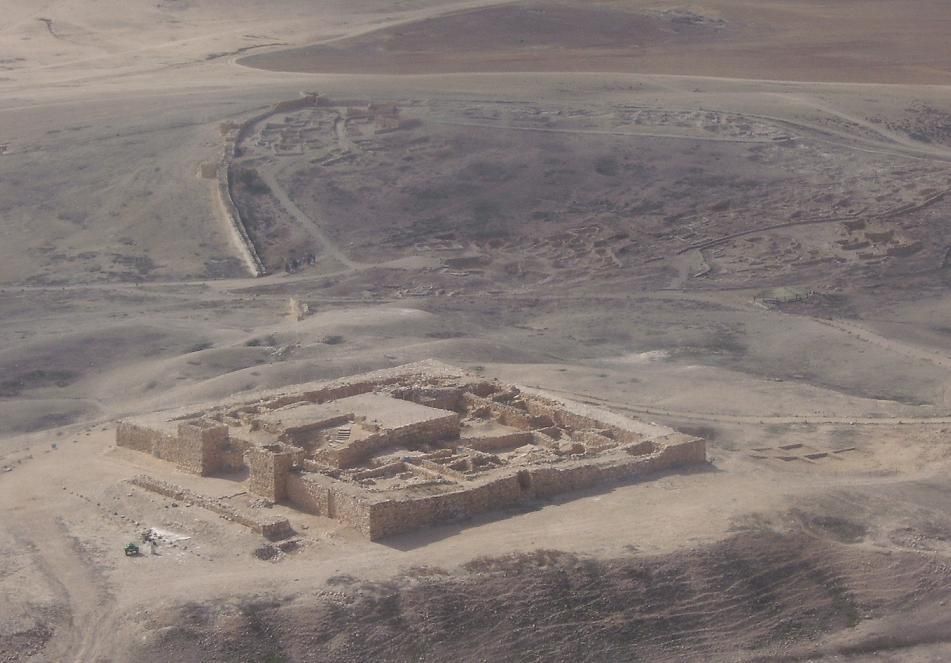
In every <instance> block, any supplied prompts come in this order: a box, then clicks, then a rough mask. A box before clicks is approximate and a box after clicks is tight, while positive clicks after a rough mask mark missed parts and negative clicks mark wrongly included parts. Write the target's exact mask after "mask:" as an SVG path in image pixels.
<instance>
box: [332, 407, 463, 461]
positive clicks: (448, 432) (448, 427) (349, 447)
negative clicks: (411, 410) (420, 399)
mask: <svg viewBox="0 0 951 663" xmlns="http://www.w3.org/2000/svg"><path fill="white" fill-rule="evenodd" d="M458 436H459V415H458V414H456V413H455V412H453V413H451V414H446V415H445V416H443V417H439V418H437V419H430V420H428V421H421V422H418V423H415V424H410V425H409V426H403V427H401V428H398V429H396V430H392V431H383V432H381V433H376V434H373V435H370V436H368V437H365V438H363V439H355V440H351V441H350V442H349V443H348V444H346V445H344V446H340V447H335V448H325V449H321V450H319V451H318V452H317V458H318V460H320V461H322V462H324V463H327V464H328V465H330V466H331V467H339V468H348V467H354V466H356V465H359V464H360V463H362V462H364V461H365V460H366V459H367V458H368V457H369V456H370V455H371V454H374V453H376V452H377V451H380V450H382V449H386V448H387V447H394V446H401V445H405V446H413V445H414V443H415V444H420V443H424V442H433V441H437V440H449V439H454V438H456V437H458Z"/></svg>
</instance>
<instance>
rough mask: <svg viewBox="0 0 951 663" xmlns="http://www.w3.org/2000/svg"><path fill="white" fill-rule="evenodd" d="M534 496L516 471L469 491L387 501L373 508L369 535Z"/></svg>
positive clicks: (451, 518) (426, 524)
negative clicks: (520, 480) (521, 482)
mask: <svg viewBox="0 0 951 663" xmlns="http://www.w3.org/2000/svg"><path fill="white" fill-rule="evenodd" d="M529 496H530V495H529V494H528V493H527V492H526V490H525V489H524V488H523V487H522V485H521V484H520V482H519V479H518V476H517V475H515V474H513V475H510V476H506V477H501V478H499V479H496V480H494V481H490V482H488V483H484V484H480V485H475V486H473V487H471V488H468V489H466V490H456V491H453V492H449V493H443V494H441V495H430V496H427V497H420V498H416V499H403V500H387V501H382V502H377V503H374V504H372V505H370V507H369V523H370V526H369V535H368V536H369V537H370V539H371V540H376V539H380V538H383V537H386V536H392V535H394V534H400V533H403V532H409V531H411V530H414V529H419V528H421V527H429V526H431V525H436V524H439V523H445V522H452V521H454V520H459V519H461V518H466V517H469V516H473V515H476V514H479V513H485V512H487V511H494V510H496V509H500V508H504V507H507V506H511V505H512V504H516V503H517V502H519V501H521V500H523V499H526V497H529Z"/></svg>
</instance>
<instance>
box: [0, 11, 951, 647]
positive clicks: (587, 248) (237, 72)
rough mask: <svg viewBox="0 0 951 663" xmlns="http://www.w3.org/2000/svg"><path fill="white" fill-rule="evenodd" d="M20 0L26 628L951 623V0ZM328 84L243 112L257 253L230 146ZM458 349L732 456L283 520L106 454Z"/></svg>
mask: <svg viewBox="0 0 951 663" xmlns="http://www.w3.org/2000/svg"><path fill="white" fill-rule="evenodd" d="M0 10H2V12H3V14H2V15H3V17H4V18H3V22H2V23H0V555H2V557H0V559H2V564H0V661H21V660H29V661H67V660H69V661H73V660H74V661H83V662H85V661H124V660H137V661H169V660H174V661H367V660H374V661H410V660H412V661H445V660H459V661H493V660H518V661H626V660H649V661H683V660H696V661H765V660H804V661H805V660H820V661H913V662H916V661H917V662H924V661H943V660H947V659H948V658H949V657H951V636H949V633H951V612H949V608H948V607H947V602H948V601H949V600H951V515H949V514H951V489H949V486H948V481H947V477H948V472H949V469H951V444H949V438H951V391H949V389H951V379H949V377H951V375H949V369H951V298H949V296H948V285H949V283H951V259H949V255H951V254H949V252H951V235H949V233H951V230H949V223H948V222H949V221H951V87H949V85H951V47H949V44H948V41H947V34H949V31H951V12H949V10H948V8H947V7H946V3H944V2H941V1H939V0H913V1H910V2H902V3H898V2H887V1H885V0H871V1H863V2H859V1H858V0H838V1H832V0H828V1H821V0H809V1H795V2H794V1H792V0H764V1H759V2H753V1H741V0H706V1H705V2H701V3H694V2H687V1H682V2H668V1H666V0H656V1H653V2H640V1H639V0H631V1H629V2H619V1H618V2H599V3H591V2H575V3H570V2H541V1H536V2H484V1H478V0H476V1H470V2H435V1H433V0H407V1H403V2H382V1H380V0H348V1H347V2H343V1H322V2H310V1H304V0H275V1H272V2H268V3H260V2H250V1H245V0H238V1H233V0H232V1H228V2H226V1H225V0H161V1H159V2H156V1H155V0H152V1H151V2H145V1H144V0H122V1H121V2H120V1H119V0H98V1H96V2H93V1H92V0H58V1H52V2H38V3H23V2H14V1H13V0H0ZM314 90H316V91H317V92H319V94H320V95H321V100H322V103H321V105H319V106H315V107H312V108H306V109H297V110H293V111H289V112H281V113H274V114H272V115H270V116H269V117H267V118H266V119H264V120H262V121H260V122H257V123H254V124H253V126H251V127H250V129H249V131H247V132H246V133H245V134H244V135H243V136H242V137H241V140H240V141H239V143H238V145H237V152H236V154H237V156H236V158H235V160H234V163H232V164H231V173H232V176H233V180H234V186H233V192H234V196H235V199H236V203H237V205H238V208H239V209H240V210H241V212H242V215H243V217H244V218H245V219H246V220H247V221H248V230H249V234H250V236H251V240H252V242H253V243H254V246H255V249H256V250H257V252H258V253H259V254H260V255H261V258H262V260H263V262H264V263H265V265H266V267H267V268H268V271H269V272H270V273H269V275H267V276H264V277H261V278H254V277H251V276H250V275H249V274H248V273H247V270H246V267H245V265H244V263H243V262H242V259H241V255H240V254H239V252H238V251H237V250H236V247H235V244H234V241H233V239H232V233H231V229H230V227H229V225H228V224H227V223H226V221H225V219H224V218H223V217H222V215H221V214H220V212H219V210H218V204H217V202H216V196H217V190H216V184H215V180H214V179H211V178H209V177H207V176H206V177H201V176H200V175H201V174H202V172H201V171H202V170H204V169H202V168H201V166H202V165H203V164H205V165H207V164H215V163H216V162H217V161H218V160H219V159H220V158H221V154H222V151H223V149H224V144H225V140H226V138H225V133H227V132H226V130H225V129H226V128H227V127H228V126H232V125H233V124H237V123H243V122H245V121H247V120H248V119H249V118H253V117H255V116H257V115H260V114H262V113H264V112H265V111H266V110H267V109H268V108H269V107H270V106H272V105H273V104H275V103H277V102H279V101H283V100H288V99H294V98H298V97H299V94H300V92H302V91H314ZM371 104H372V105H374V106H372V108H376V109H378V111H373V112H370V111H369V110H368V109H369V108H371V106H370V105H371ZM393 109H395V111H394V110H393ZM391 112H395V113H396V115H397V117H398V118H399V121H398V122H396V123H390V124H387V123H386V121H383V120H379V119H378V118H377V117H376V116H375V115H374V113H378V114H382V115H386V114H388V113H391ZM269 125H270V126H269ZM285 266H286V267H287V269H285ZM291 298H294V299H295V300H296V301H297V302H298V303H303V304H306V305H307V308H308V313H307V315H305V316H297V315H294V316H291V315H289V300H290V299H291ZM296 310H297V311H298V312H300V310H301V307H300V305H299V304H298V306H297V307H296ZM298 317H302V318H303V319H300V320H298V319H297V318H298ZM428 357H434V358H437V359H440V360H443V361H446V362H448V363H452V364H457V365H460V366H463V367H465V368H468V369H470V370H473V371H477V372H480V373H482V374H484V375H485V376H487V377H496V378H500V379H502V380H504V381H506V382H514V383H519V384H523V385H528V386H537V387H541V388H545V389H548V390H550V391H552V392H554V393H556V394H559V395H562V396H565V397H570V398H574V399H576V400H580V401H585V402H590V403H593V404H597V405H599V406H602V407H606V408H608V409H613V410H616V411H617V412H619V413H622V414H627V415H632V416H636V417H641V418H643V419H646V420H649V421H656V422H659V423H664V424H668V425H672V426H674V427H676V428H679V429H681V430H684V431H686V432H689V433H692V434H695V435H701V436H703V437H705V438H706V439H707V441H708V455H709V458H710V464H709V466H708V467H706V468H704V469H703V470H702V471H693V472H689V473H674V474H669V475H665V476H662V477H658V478H656V479H655V480H652V481H646V482H643V483H633V484H620V485H612V486H607V487H603V488H602V489H600V490H592V491H589V492H586V493H583V494H580V495H571V496H567V497H565V498H564V499H559V500H555V501H551V502H544V503H538V504H533V505H531V508H528V509H520V510H517V511H511V512H506V513H496V514H492V515H491V516H486V517H484V518H478V519H475V520H469V521H465V522H459V523H455V524H453V525H447V526H442V527H437V528H433V529H430V530H426V531H423V532H420V533H416V534H412V535H404V536H400V537H394V538H392V539H388V540H384V541H383V542H381V543H367V542H366V541H363V540H361V539H360V538H359V537H358V536H357V535H356V534H355V533H353V532H351V531H349V530H347V529H344V528H341V527H340V526H338V525H336V524H335V523H334V522H333V521H329V520H321V519H320V518H317V517H309V516H304V515H301V514H299V513H296V512H294V511H292V510H290V509H287V508H286V507H284V506H282V505H275V506H272V507H267V506H260V508H271V509H273V510H274V512H275V513H276V514H281V515H287V516H288V517H289V518H290V520H291V522H292V524H293V525H294V527H295V530H296V532H297V535H296V537H295V540H296V542H297V543H296V548H291V547H289V546H285V547H287V550H281V549H279V548H275V547H269V546H268V544H267V542H265V541H263V540H262V539H260V538H259V537H256V536H255V535H252V534H250V533H249V532H248V531H247V530H245V529H243V528H241V527H239V526H238V525H236V524H234V523H231V522H228V521H225V520H222V519H221V518H219V517H217V516H214V515H212V514H210V513H208V512H206V511H202V510H200V509H199V508H198V507H197V506H194V505H190V504H188V503H178V502H174V501H173V500H170V499H165V498H159V497H157V496H155V495H152V494H149V493H146V492H144V491H142V490H140V489H138V488H135V487H133V486H132V485H130V484H129V483H127V480H128V479H129V478H131V477H133V476H134V475H136V474H140V473H149V474H154V475H156V476H162V477H164V478H166V479H168V480H171V481H174V482H176V483H179V484H181V485H183V486H186V487H190V488H192V489H194V490H196V491H198V492H203V493H210V494H214V495H217V496H222V497H224V496H228V495H230V494H232V493H233V492H234V484H233V483H232V482H229V481H227V480H224V479H198V478H194V477H189V476H187V475H184V474H178V473H175V472H173V471H172V470H170V469H169V468H168V467H166V466H165V465H164V464H163V463H160V462H158V461H154V459H150V458H148V457H145V456H143V455H141V454H134V453H131V452H125V451H123V450H117V449H116V448H115V446H114V428H115V421H116V420H117V419H118V418H121V417H123V416H127V415H132V414H142V413H147V412H151V411H153V410H156V409H160V408H165V407H171V406H178V405H184V404H189V403H194V402H199V401H208V400H212V399H217V398H221V397H225V396H228V395H231V394H235V393H240V392H250V391H252V390H255V389H260V388H266V387H276V386H281V385H286V384H292V383H297V382H303V381H308V380H315V379H322V378H332V377H338V376H344V375H348V374H352V373H357V372H362V371H366V370H372V369H377V368H383V367H386V366H395V365H398V364H402V363H406V362H410V361H415V360H420V359H425V358H428ZM149 527H153V528H159V529H160V530H162V531H163V532H165V533H166V534H165V536H166V539H165V542H164V543H162V544H161V545H160V546H159V550H158V552H159V554H157V555H151V554H146V555H144V556H142V557H139V558H126V557H125V556H124V555H123V553H122V548H123V546H124V545H125V544H126V543H127V542H129V541H132V540H136V539H138V537H139V534H140V532H141V531H142V530H143V529H145V528H149Z"/></svg>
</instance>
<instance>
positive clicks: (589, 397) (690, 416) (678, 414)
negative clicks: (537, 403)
mask: <svg viewBox="0 0 951 663" xmlns="http://www.w3.org/2000/svg"><path fill="white" fill-rule="evenodd" d="M527 386H529V387H532V388H533V389H540V390H543V391H552V392H555V393H558V394H565V395H567V396H571V397H574V398H575V399H576V400H579V401H580V402H582V403H586V404H589V405H603V406H607V407H610V408H613V409H618V410H623V411H625V412H631V413H633V414H636V415H640V416H645V415H646V416H656V417H668V418H671V419H686V420H690V421H702V422H712V423H724V424H764V425H768V424H814V425H819V424H830V425H840V426H846V425H848V426H852V425H855V426H895V425H901V424H914V425H923V426H947V425H951V417H948V416H942V417H862V416H856V417H849V416H843V415H835V414H833V415H819V414H801V415H800V414H792V415H783V416H753V415H743V414H723V413H717V412H698V411H694V410H668V409H664V408H659V407H654V406H650V405H640V404H629V403H619V402H617V401H612V400H608V399H605V398H601V397H599V396H595V395H593V394H587V393H584V392H578V391H570V390H567V389H555V388H552V387H548V386H543V385H527Z"/></svg>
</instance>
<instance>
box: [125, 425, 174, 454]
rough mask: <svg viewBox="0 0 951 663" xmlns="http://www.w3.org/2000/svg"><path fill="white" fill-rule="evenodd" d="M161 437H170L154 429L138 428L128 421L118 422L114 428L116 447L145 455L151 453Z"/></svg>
mask: <svg viewBox="0 0 951 663" xmlns="http://www.w3.org/2000/svg"><path fill="white" fill-rule="evenodd" d="M163 437H170V436H169V435H168V434H167V433H163V432H161V431H159V430H156V429H155V428H151V427H146V426H139V425H138V424H135V423H132V422H129V421H120V422H119V425H118V427H117V428H116V446H118V447H123V448H125V449H134V450H135V451H141V452H143V453H147V454H151V453H153V451H152V450H153V449H154V448H155V447H156V445H157V444H158V443H159V440H160V438H163Z"/></svg>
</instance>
